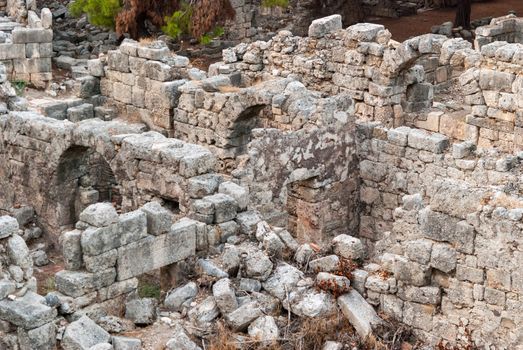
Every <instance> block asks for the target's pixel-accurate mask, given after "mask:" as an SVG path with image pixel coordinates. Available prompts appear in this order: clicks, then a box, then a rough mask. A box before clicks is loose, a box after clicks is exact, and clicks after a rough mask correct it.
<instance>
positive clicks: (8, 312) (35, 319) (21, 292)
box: [0, 216, 57, 350]
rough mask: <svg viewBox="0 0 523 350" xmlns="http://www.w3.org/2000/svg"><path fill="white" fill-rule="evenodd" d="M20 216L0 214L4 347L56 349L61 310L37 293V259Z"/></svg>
mask: <svg viewBox="0 0 523 350" xmlns="http://www.w3.org/2000/svg"><path fill="white" fill-rule="evenodd" d="M21 235H22V232H21V230H20V227H19V223H18V221H17V219H15V218H14V217H11V216H0V348H2V349H21V350H30V349H52V348H53V347H54V344H55V342H56V327H55V324H54V318H55V317H56V315H57V312H56V310H55V309H54V308H52V307H51V306H49V305H47V304H46V300H45V299H44V297H42V296H40V295H38V294H36V288H37V286H36V278H35V277H33V260H32V258H31V255H30V253H29V249H28V247H27V245H26V243H25V241H24V239H23V238H22V237H21Z"/></svg>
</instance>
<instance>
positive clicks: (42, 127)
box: [0, 112, 216, 241]
mask: <svg viewBox="0 0 523 350" xmlns="http://www.w3.org/2000/svg"><path fill="white" fill-rule="evenodd" d="M0 125H1V128H2V132H1V133H0V162H1V163H2V164H3V166H2V168H1V169H0V173H1V179H2V180H1V182H2V188H3V195H2V196H1V198H0V209H1V210H2V211H7V210H8V209H9V208H11V207H12V206H13V204H14V203H31V205H32V206H33V207H34V208H35V211H36V213H37V215H38V217H39V220H40V224H42V226H43V227H44V228H45V229H46V231H47V232H48V233H49V234H50V238H51V239H54V240H55V241H56V238H57V237H58V235H59V231H60V226H62V225H64V224H69V225H70V224H72V223H74V222H65V223H64V222H63V221H61V219H62V218H64V217H68V216H67V215H68V213H69V211H70V210H71V209H70V207H71V203H74V198H75V197H74V196H75V195H76V193H75V191H74V190H73V191H71V190H70V188H69V187H65V186H64V184H65V182H64V181H61V177H60V172H59V171H58V169H60V165H61V164H69V166H70V167H72V168H73V169H76V167H79V166H80V165H82V163H81V160H82V159H83V158H82V157H75V158H72V159H69V158H67V159H65V161H66V162H67V161H70V162H71V163H64V158H63V157H62V156H63V155H64V154H67V153H66V152H67V150H70V149H72V148H75V147H80V149H82V150H92V151H96V152H97V153H98V154H99V155H100V156H101V157H103V159H104V160H105V162H106V163H107V164H109V166H110V168H111V169H112V172H113V173H114V175H115V177H116V181H117V183H118V186H119V190H120V195H121V196H122V200H121V205H122V209H123V210H125V211H126V210H129V209H135V208H137V207H139V206H140V205H143V204H145V203H146V202H148V201H150V200H151V199H153V198H158V199H163V200H167V201H174V202H176V203H177V205H179V209H180V211H181V212H182V213H183V212H188V210H189V208H190V204H191V198H190V197H189V195H188V193H189V191H188V190H187V188H188V186H189V179H190V178H193V177H195V176H199V175H202V174H207V173H209V172H213V169H214V166H215V162H216V160H215V157H214V156H213V155H212V154H211V153H210V152H209V151H208V150H206V149H204V148H202V147H199V146H196V145H190V144H187V143H184V142H181V141H179V140H175V139H168V138H165V137H164V136H162V135H161V134H158V133H155V132H146V133H143V125H133V124H126V123H123V122H118V121H115V122H103V121H101V120H98V119H91V120H88V121H84V122H81V123H76V124H75V123H71V122H69V121H67V120H66V121H59V120H55V119H51V118H47V117H43V116H41V115H38V114H35V113H31V112H11V113H10V114H6V115H3V116H1V117H0ZM81 154H83V153H80V155H81ZM66 168H67V167H66ZM72 181H73V182H74V183H75V184H77V183H79V181H80V179H77V178H76V177H75V176H73V177H72ZM85 199H86V200H87V202H86V204H90V203H89V197H88V196H87V197H86V198H85ZM73 207H74V205H73Z"/></svg>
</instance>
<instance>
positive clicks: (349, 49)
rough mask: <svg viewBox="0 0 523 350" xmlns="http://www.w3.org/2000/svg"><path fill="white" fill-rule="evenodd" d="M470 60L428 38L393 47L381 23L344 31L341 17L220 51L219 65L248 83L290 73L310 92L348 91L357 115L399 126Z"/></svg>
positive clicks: (455, 42) (458, 47) (447, 43)
mask: <svg viewBox="0 0 523 350" xmlns="http://www.w3.org/2000/svg"><path fill="white" fill-rule="evenodd" d="M467 57H470V58H469V61H470V62H469V63H466V62H465V59H466V58H467ZM474 57H475V58H477V57H478V54H477V53H475V52H474V50H472V48H471V44H470V43H469V42H467V41H465V40H462V39H448V38H447V37H445V36H443V35H436V34H426V35H422V36H419V37H415V38H412V39H409V40H407V41H405V42H403V43H398V42H395V41H394V40H391V34H390V32H389V31H388V30H386V29H385V28H384V27H383V26H382V25H377V24H370V23H360V24H356V25H353V26H350V27H349V28H347V29H346V30H343V29H342V23H341V17H340V16H339V15H334V16H330V17H327V18H322V19H319V20H316V21H314V22H313V23H312V24H311V26H310V28H309V36H308V37H306V38H300V37H294V36H292V34H291V33H290V32H288V31H281V32H280V33H278V35H276V36H275V37H274V38H272V39H271V40H270V41H268V42H260V41H258V42H255V43H252V44H250V45H239V46H237V47H235V48H231V49H227V50H225V51H224V63H225V65H229V66H232V67H234V68H235V69H238V70H240V71H242V73H243V74H244V75H245V76H247V77H250V79H253V80H254V79H256V77H258V76H261V75H262V74H264V73H270V74H272V75H276V76H284V77H285V76H288V75H290V74H296V75H298V76H299V77H300V79H301V81H302V82H303V83H304V84H305V85H306V86H307V87H308V88H311V89H314V90H320V91H323V92H326V93H330V94H336V93H339V92H346V93H348V94H350V95H351V96H352V97H353V98H354V99H355V101H356V114H357V115H358V116H362V117H365V118H368V119H370V120H377V121H380V122H383V123H385V124H387V125H393V123H396V125H400V124H401V120H400V119H401V116H402V114H403V111H406V112H411V111H417V110H420V109H422V108H427V107H430V106H431V105H432V97H433V90H434V87H433V84H435V85H436V86H439V87H444V86H446V84H448V80H449V79H450V78H452V77H453V76H456V75H457V74H458V73H459V72H460V71H462V70H463V68H462V67H463V66H464V65H468V66H470V65H471V64H473V60H472V58H474ZM219 65H223V63H221V64H219ZM246 79H247V78H246Z"/></svg>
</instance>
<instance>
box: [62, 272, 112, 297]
mask: <svg viewBox="0 0 523 350" xmlns="http://www.w3.org/2000/svg"><path fill="white" fill-rule="evenodd" d="M115 278H116V271H115V269H114V268H110V269H107V270H104V271H101V272H97V273H90V272H84V271H68V270H62V271H60V272H57V273H56V275H55V283H56V289H57V290H58V291H59V292H61V293H63V294H65V295H69V296H72V297H75V298H76V297H80V296H82V295H84V294H87V293H89V292H92V291H95V290H98V289H100V288H103V287H107V286H109V285H111V284H112V283H113V282H114V281H115Z"/></svg>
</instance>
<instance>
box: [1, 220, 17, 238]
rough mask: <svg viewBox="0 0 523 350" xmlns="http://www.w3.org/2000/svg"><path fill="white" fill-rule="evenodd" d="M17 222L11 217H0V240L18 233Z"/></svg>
mask: <svg viewBox="0 0 523 350" xmlns="http://www.w3.org/2000/svg"><path fill="white" fill-rule="evenodd" d="M18 228H19V226H18V221H17V220H16V219H15V218H13V217H11V216H0V239H2V238H6V237H9V236H11V235H13V234H16V233H17V232H18Z"/></svg>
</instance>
